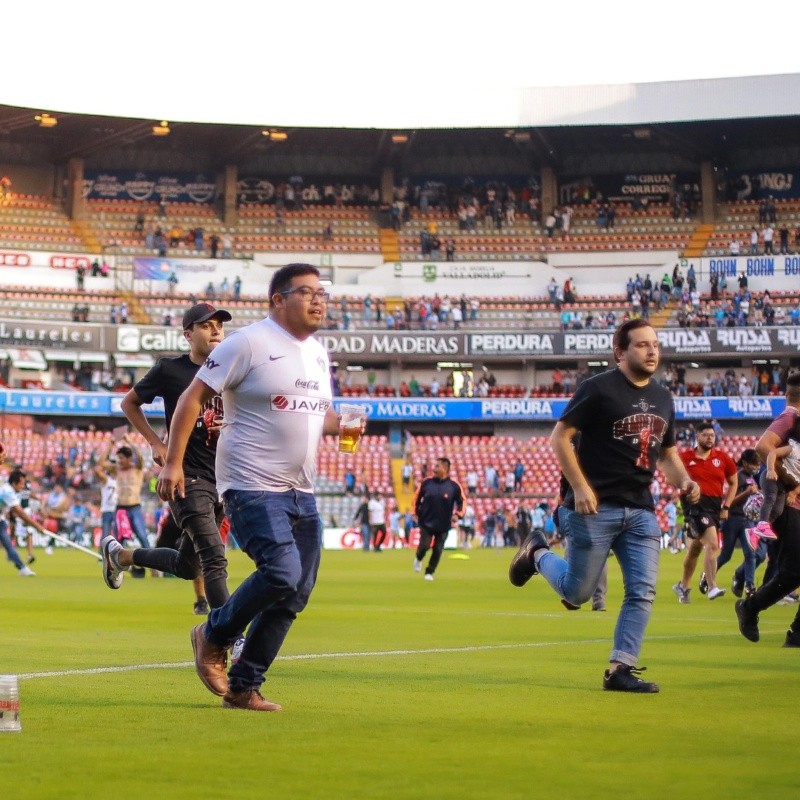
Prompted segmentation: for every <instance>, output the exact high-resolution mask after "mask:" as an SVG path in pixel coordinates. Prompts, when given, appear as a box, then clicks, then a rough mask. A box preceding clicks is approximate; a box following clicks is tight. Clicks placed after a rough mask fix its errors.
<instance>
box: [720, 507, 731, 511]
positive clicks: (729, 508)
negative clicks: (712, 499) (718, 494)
mask: <svg viewBox="0 0 800 800" xmlns="http://www.w3.org/2000/svg"><path fill="white" fill-rule="evenodd" d="M722 510H723V511H730V510H731V507H730V506H722Z"/></svg>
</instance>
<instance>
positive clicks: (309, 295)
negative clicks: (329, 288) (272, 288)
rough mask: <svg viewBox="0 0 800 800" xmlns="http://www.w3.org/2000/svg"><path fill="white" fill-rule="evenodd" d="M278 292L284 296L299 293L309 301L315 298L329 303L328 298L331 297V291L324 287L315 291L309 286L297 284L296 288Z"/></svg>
mask: <svg viewBox="0 0 800 800" xmlns="http://www.w3.org/2000/svg"><path fill="white" fill-rule="evenodd" d="M278 294H282V295H283V296H284V297H286V296H288V295H290V294H299V295H300V296H301V297H302V298H303V300H305V301H306V302H309V303H311V302H313V301H314V300H319V301H320V303H327V302H328V300H330V299H331V296H330V293H328V292H326V291H325V290H324V289H317V290H316V291H315V290H314V289H311V288H310V287H308V286H295V288H294V289H284V290H283V291H280V292H278Z"/></svg>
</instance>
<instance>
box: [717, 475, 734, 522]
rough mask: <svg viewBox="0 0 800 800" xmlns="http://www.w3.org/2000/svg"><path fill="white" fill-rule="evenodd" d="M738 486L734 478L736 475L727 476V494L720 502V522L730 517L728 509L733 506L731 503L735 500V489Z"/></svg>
mask: <svg viewBox="0 0 800 800" xmlns="http://www.w3.org/2000/svg"><path fill="white" fill-rule="evenodd" d="M738 485H739V481H738V479H737V477H736V473H735V472H734V473H733V475H728V494H727V496H726V498H725V499H724V500H723V501H722V509H721V511H720V520H722V519H727V518H728V517H729V516H730V515H729V513H728V512H729V511H730V507H731V506H732V505H733V501H734V499H735V498H736V487H737V486H738ZM723 515H724V516H723Z"/></svg>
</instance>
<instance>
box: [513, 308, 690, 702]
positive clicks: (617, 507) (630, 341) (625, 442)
mask: <svg viewBox="0 0 800 800" xmlns="http://www.w3.org/2000/svg"><path fill="white" fill-rule="evenodd" d="M614 358H615V360H616V362H617V369H615V370H611V371H609V372H605V373H602V374H601V375H596V376H595V377H593V378H590V379H589V380H587V381H584V382H583V383H582V384H581V385H580V386H579V387H578V389H577V390H576V392H575V394H574V395H573V396H572V399H571V400H570V402H569V404H568V405H567V407H566V409H565V410H564V413H563V414H562V416H561V419H560V420H559V421H558V423H556V427H555V430H554V431H553V434H552V436H551V438H550V442H551V444H552V446H553V450H554V451H555V454H556V457H557V458H558V462H559V466H560V467H561V471H562V472H563V473H564V477H565V478H566V480H567V481H568V482H569V487H570V488H569V490H568V491H567V493H566V496H565V498H564V503H563V505H562V507H561V509H560V512H559V523H560V525H561V530H562V531H563V532H564V534H565V535H566V537H567V539H568V542H569V549H568V556H567V558H566V559H563V558H561V557H560V556H558V555H556V554H555V553H552V552H550V549H549V547H548V546H547V540H546V539H545V537H544V535H543V534H542V533H540V532H533V533H532V534H531V535H530V536H528V538H527V539H526V540H525V541H524V542H523V543H522V545H521V546H520V548H519V551H518V552H517V554H516V556H514V559H513V561H512V562H511V566H510V568H509V579H510V581H511V583H512V584H514V585H515V586H522V585H524V584H525V583H526V582H527V581H528V580H529V579H530V578H531V577H532V576H533V575H535V574H536V573H537V572H540V573H541V574H542V576H543V577H544V579H545V580H546V581H547V582H548V583H549V584H550V585H551V586H552V587H553V588H554V589H555V590H556V592H558V594H559V595H560V596H561V598H562V599H564V600H566V601H567V602H568V603H571V604H573V605H580V604H581V603H584V602H586V601H587V600H588V599H589V598H590V597H591V595H592V592H593V591H594V589H595V587H596V586H597V581H598V578H599V577H600V573H601V571H602V569H603V565H604V564H605V561H606V558H607V557H608V554H609V552H610V551H613V552H614V554H615V555H616V557H617V560H618V561H619V564H620V567H621V569H622V577H623V581H624V585H625V599H624V600H623V603H622V609H621V610H620V615H619V618H618V620H617V626H616V629H615V632H614V648H613V650H612V651H611V656H610V659H609V660H610V662H611V665H610V667H609V669H607V670H606V672H605V674H604V676H603V688H604V689H607V690H610V691H622V692H657V691H658V685H657V684H655V683H651V682H648V681H643V680H641V679H640V678H639V677H638V674H639V673H640V671H641V670H639V669H638V668H637V666H636V664H637V660H638V657H639V650H640V649H641V645H642V640H643V638H644V632H645V628H646V627H647V622H648V620H649V618H650V611H651V609H652V605H653V598H654V597H655V586H656V579H657V577H658V557H659V550H660V538H661V531H660V529H659V526H658V522H657V521H656V516H655V513H654V509H653V497H652V495H651V494H650V484H651V483H652V481H653V473H654V471H655V468H656V463H658V466H659V467H660V468H661V470H662V472H664V474H665V476H666V478H667V480H668V481H669V482H670V483H671V484H673V485H674V486H676V487H678V488H679V489H680V490H681V491H682V492H683V493H684V495H685V496H686V497H687V498H688V499H689V500H690V502H696V501H697V499H698V498H699V496H700V489H699V487H698V486H697V484H696V483H695V482H694V481H692V480H691V479H690V477H689V475H688V474H687V472H686V468H685V467H684V465H683V462H682V461H681V460H680V458H679V457H678V454H677V450H676V448H675V432H674V422H675V411H674V407H673V401H672V396H671V394H670V393H669V392H668V391H667V390H666V389H664V388H663V387H661V386H659V385H658V384H656V383H654V382H651V380H650V379H651V377H652V375H653V374H654V373H655V371H656V369H657V368H658V360H659V343H658V336H657V335H656V332H655V330H654V329H653V328H652V327H651V326H650V324H649V323H648V322H647V321H646V320H643V319H635V320H630V321H628V322H625V323H623V324H622V325H621V326H620V327H619V328H618V329H617V331H616V333H615V334H614ZM578 434H580V437H579V438H578V441H577V445H576V446H573V441H574V440H575V439H576V437H577V436H578Z"/></svg>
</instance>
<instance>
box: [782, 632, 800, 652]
mask: <svg viewBox="0 0 800 800" xmlns="http://www.w3.org/2000/svg"><path fill="white" fill-rule="evenodd" d="M783 646H784V647H800V633H795V632H794V631H793V630H792V629H791V628H789V630H788V631H786V640H785V641H784V643H783Z"/></svg>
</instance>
